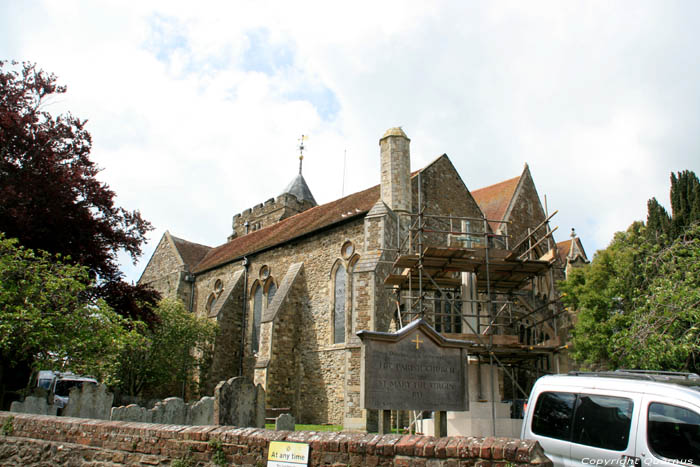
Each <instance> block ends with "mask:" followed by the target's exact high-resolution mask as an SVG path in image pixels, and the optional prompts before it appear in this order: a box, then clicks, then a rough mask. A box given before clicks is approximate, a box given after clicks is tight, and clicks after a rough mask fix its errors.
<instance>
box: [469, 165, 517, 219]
mask: <svg viewBox="0 0 700 467" xmlns="http://www.w3.org/2000/svg"><path fill="white" fill-rule="evenodd" d="M519 182H520V177H515V178H511V179H510V180H505V181H503V182H499V183H496V184H494V185H489V186H487V187H484V188H479V189H478V190H474V191H472V192H471V193H472V197H473V198H474V200H475V201H476V204H478V205H479V208H481V212H483V213H484V215H485V216H486V218H487V219H489V220H490V221H500V220H503V218H504V217H505V215H506V210H507V209H508V205H509V204H510V201H511V199H513V194H515V189H516V188H517V186H518V183H519ZM489 223H490V224H491V228H492V229H494V230H496V229H497V228H498V226H499V224H500V223H499V222H489Z"/></svg>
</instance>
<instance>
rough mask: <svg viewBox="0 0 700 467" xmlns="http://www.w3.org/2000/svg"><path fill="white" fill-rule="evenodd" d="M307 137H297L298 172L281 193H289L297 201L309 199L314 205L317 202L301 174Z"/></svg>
mask: <svg viewBox="0 0 700 467" xmlns="http://www.w3.org/2000/svg"><path fill="white" fill-rule="evenodd" d="M307 138H308V136H306V135H301V138H299V145H298V146H297V148H298V149H299V174H298V175H297V176H296V177H294V180H292V181H291V182H290V183H289V185H287V187H286V188H285V189H284V191H283V192H282V193H283V194H284V193H289V194H291V195H294V196H296V198H297V199H298V200H299V201H309V202H311V203H312V204H313V205H314V206H316V205H317V203H316V200H315V199H314V195H312V194H311V190H310V189H309V186H308V185H307V184H306V180H304V176H303V175H302V174H301V168H302V162H303V161H304V149H305V146H304V141H306V139H307Z"/></svg>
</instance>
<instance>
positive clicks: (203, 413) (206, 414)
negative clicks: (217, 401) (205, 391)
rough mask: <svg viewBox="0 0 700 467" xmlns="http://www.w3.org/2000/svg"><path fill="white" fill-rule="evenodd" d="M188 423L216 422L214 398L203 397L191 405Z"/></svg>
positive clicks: (209, 423) (205, 423)
mask: <svg viewBox="0 0 700 467" xmlns="http://www.w3.org/2000/svg"><path fill="white" fill-rule="evenodd" d="M189 409H190V410H189V415H188V425H213V424H214V398H213V397H211V396H205V397H202V398H201V399H200V400H198V401H197V402H195V403H193V404H192V405H190V407H189Z"/></svg>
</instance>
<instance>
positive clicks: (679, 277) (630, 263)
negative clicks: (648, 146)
mask: <svg viewBox="0 0 700 467" xmlns="http://www.w3.org/2000/svg"><path fill="white" fill-rule="evenodd" d="M699 187H700V184H699V183H698V179H697V177H696V176H695V174H694V173H693V172H691V171H683V172H679V173H678V174H677V175H675V174H672V175H671V190H670V192H671V208H672V213H671V215H669V214H668V213H667V212H666V210H665V209H664V208H663V207H662V206H661V205H660V204H659V203H658V201H657V200H656V199H654V198H652V199H650V200H649V202H648V203H647V208H648V216H647V223H646V225H644V224H643V223H642V222H635V223H633V224H632V225H631V226H630V227H629V228H628V229H627V231H625V232H618V233H616V234H615V237H614V239H613V241H612V242H611V243H610V245H609V246H608V247H607V248H606V249H605V250H601V251H599V252H597V253H596V255H595V257H594V259H593V261H592V262H591V264H590V265H587V266H586V267H584V268H581V269H577V270H574V271H572V273H571V274H570V275H569V277H568V279H567V280H566V281H564V282H562V283H560V288H561V290H562V291H563V292H564V297H563V300H564V303H565V304H566V305H568V306H569V307H571V308H573V309H575V310H576V311H577V323H576V325H575V327H574V329H573V331H572V337H573V344H574V348H573V351H572V356H573V357H574V359H575V360H577V361H579V362H581V363H582V364H583V365H584V366H587V367H592V368H605V369H608V368H620V367H627V368H641V369H656V370H676V371H694V372H697V371H698V370H700V359H699V357H700V328H699V326H700V325H698V323H699V322H700V188H699Z"/></svg>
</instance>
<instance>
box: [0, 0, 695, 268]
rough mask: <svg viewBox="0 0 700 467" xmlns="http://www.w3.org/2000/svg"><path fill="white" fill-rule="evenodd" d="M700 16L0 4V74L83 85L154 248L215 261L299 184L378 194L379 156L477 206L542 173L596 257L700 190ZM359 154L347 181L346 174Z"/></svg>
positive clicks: (560, 221) (571, 10) (689, 5)
mask: <svg viewBox="0 0 700 467" xmlns="http://www.w3.org/2000/svg"><path fill="white" fill-rule="evenodd" d="M699 20H700V3H698V2H695V1H691V0H687V1H670V2H663V3H662V2H655V1H616V2H607V1H595V0H592V1H588V2H565V1H534V2H519V1H500V2H487V1H474V2H448V1H444V2H441V1H436V2H407V1H403V2H355V3H353V4H344V5H343V7H342V10H340V11H338V10H337V8H336V6H335V5H331V4H330V2H303V3H297V2H294V3H291V2H235V3H222V2H199V3H197V5H194V4H193V3H192V2H178V1H142V2H138V3H135V2H121V1H116V0H114V1H111V0H110V1H106V0H105V1H81V0H62V1H26V2H2V3H0V58H2V59H15V60H29V61H34V62H37V63H38V64H39V65H40V66H41V67H42V68H44V69H45V70H47V71H51V72H54V73H56V74H57V75H58V76H59V78H60V81H61V82H62V83H64V84H67V85H68V89H69V92H68V94H66V95H64V96H62V97H61V99H60V100H56V101H53V102H51V103H50V104H49V107H48V108H49V110H50V111H51V112H54V113H60V112H64V111H68V110H70V111H71V112H72V113H74V114H75V115H77V116H79V117H81V118H85V119H88V120H89V124H88V129H89V130H90V131H91V133H92V135H93V153H92V154H93V159H94V160H95V161H96V162H97V163H98V164H99V165H100V166H101V167H102V168H103V169H104V170H103V172H102V173H101V175H100V176H101V177H102V179H103V180H104V181H105V182H107V183H108V184H109V185H110V186H111V187H112V188H113V189H114V190H115V191H116V193H117V194H118V202H119V203H120V204H121V205H122V206H124V207H126V208H128V209H140V210H141V212H142V214H143V216H144V217H145V218H146V219H149V220H150V221H151V222H152V223H153V225H154V226H155V227H156V230H154V232H152V233H151V235H150V240H151V241H150V243H149V245H148V246H147V247H146V254H145V255H144V258H143V259H142V261H141V263H140V264H137V265H136V266H133V265H130V263H129V262H128V261H125V262H124V270H125V272H126V273H127V276H128V277H129V278H130V279H138V276H139V275H140V272H141V271H142V270H143V268H144V266H145V261H146V260H147V259H148V257H149V256H150V252H151V251H152V249H153V248H154V247H155V245H156V244H157V241H158V239H159V238H160V236H161V235H162V234H163V232H164V231H165V229H169V230H170V231H171V233H173V234H174V235H176V236H179V237H182V238H186V239H188V240H191V241H195V242H199V243H204V244H208V245H212V246H214V245H218V244H221V243H223V242H224V241H225V240H226V236H227V235H228V234H229V233H230V228H231V227H230V225H231V217H232V216H233V214H235V213H237V212H240V211H242V210H244V209H246V208H248V207H251V206H252V205H255V204H257V203H260V202H263V201H264V200H266V199H268V198H270V197H272V196H275V195H277V194H278V193H279V192H280V191H281V190H282V189H283V188H284V187H285V186H286V185H287V183H288V182H289V181H290V180H291V179H292V178H293V177H294V176H295V174H296V170H297V167H298V165H297V164H298V159H297V152H296V149H295V146H296V144H297V139H298V137H299V135H301V134H302V133H303V134H307V135H310V138H309V140H308V141H307V151H306V158H305V161H304V175H305V178H306V180H307V182H308V184H309V186H310V188H311V190H312V192H313V194H314V196H315V197H316V199H317V200H318V201H319V202H321V203H323V202H328V201H331V200H333V199H336V198H337V197H339V196H340V195H341V189H342V188H341V187H342V180H343V178H344V179H345V193H346V194H347V193H349V192H352V191H357V190H360V189H363V188H366V187H368V186H371V185H373V184H376V183H378V181H379V150H378V144H377V142H378V139H379V137H380V136H381V135H382V134H383V133H384V131H385V130H386V129H387V128H389V127H393V126H399V125H400V126H402V127H403V128H404V130H405V131H406V133H407V134H408V136H409V137H410V138H411V151H412V166H413V168H414V169H416V168H419V167H422V166H424V165H425V164H427V163H428V162H430V161H431V160H433V159H434V158H435V157H436V156H438V155H440V154H442V153H447V154H448V156H449V157H450V159H451V160H452V161H453V163H454V164H455V166H456V167H457V168H458V170H459V171H460V173H461V175H462V178H463V180H464V181H465V183H466V184H467V186H468V187H469V188H470V189H476V188H480V187H482V186H486V185H489V184H492V183H496V182H498V181H501V180H504V179H507V178H511V177H514V176H517V175H519V174H520V173H521V171H522V169H523V165H524V164H525V163H528V164H529V166H530V170H531V172H532V175H533V177H534V180H535V183H536V184H537V187H538V190H539V194H540V197H541V198H542V199H543V201H544V197H545V196H546V197H547V203H548V206H549V209H550V211H553V210H555V209H557V210H559V214H557V216H555V218H554V219H553V225H557V226H559V231H558V232H557V234H558V236H557V238H558V240H563V239H565V238H566V237H567V235H568V232H569V231H570V229H571V228H572V227H575V228H576V231H577V232H578V233H579V234H580V236H581V238H582V240H583V242H584V245H585V247H586V249H587V251H588V253H589V256H592V254H593V252H594V251H595V250H597V249H599V248H604V247H605V246H606V245H607V243H608V242H609V241H610V239H611V238H612V235H613V233H614V232H615V231H617V230H622V229H625V228H626V227H627V226H628V225H629V224H630V223H631V222H632V221H634V220H637V219H643V218H644V216H645V210H646V201H647V199H649V198H650V197H652V196H655V197H657V198H658V199H659V200H660V201H661V202H662V203H663V204H665V205H667V206H668V188H669V175H670V173H671V172H672V171H680V170H684V169H690V170H695V171H696V173H700V139H698V138H697V133H698V127H699V126H700V113H699V112H698V111H697V109H698V108H700V55H699V54H698V53H697V44H698V43H700V29H699V28H697V24H698V21H699ZM345 153H346V154H347V158H346V159H347V163H346V168H345V173H343V166H344V164H343V158H344V154H345Z"/></svg>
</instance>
